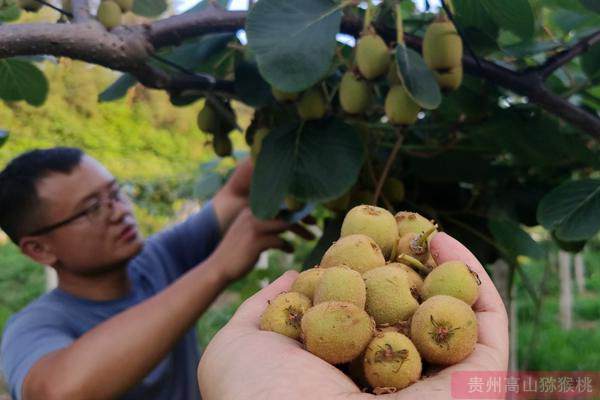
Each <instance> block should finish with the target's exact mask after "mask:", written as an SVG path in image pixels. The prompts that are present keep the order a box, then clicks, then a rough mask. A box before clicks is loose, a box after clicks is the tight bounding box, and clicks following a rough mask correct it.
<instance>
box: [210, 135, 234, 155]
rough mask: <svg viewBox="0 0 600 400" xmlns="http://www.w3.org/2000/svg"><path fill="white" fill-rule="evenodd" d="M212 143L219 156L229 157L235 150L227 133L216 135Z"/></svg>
mask: <svg viewBox="0 0 600 400" xmlns="http://www.w3.org/2000/svg"><path fill="white" fill-rule="evenodd" d="M212 144H213V150H214V151H215V154H216V155H218V156H219V157H228V156H230V155H231V152H232V151H233V144H232V143H231V139H230V138H229V136H227V135H215V136H214V137H213V141H212Z"/></svg>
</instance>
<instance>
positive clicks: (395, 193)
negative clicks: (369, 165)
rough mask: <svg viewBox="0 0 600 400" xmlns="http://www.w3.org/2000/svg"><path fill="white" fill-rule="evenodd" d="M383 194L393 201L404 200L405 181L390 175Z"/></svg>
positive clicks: (384, 185)
mask: <svg viewBox="0 0 600 400" xmlns="http://www.w3.org/2000/svg"><path fill="white" fill-rule="evenodd" d="M383 194H384V195H385V197H386V198H387V199H388V200H389V201H391V202H392V203H400V202H402V201H403V200H404V194H405V190H404V183H403V182H402V181H401V180H400V179H396V178H393V177H390V178H388V179H386V181H385V183H384V184H383Z"/></svg>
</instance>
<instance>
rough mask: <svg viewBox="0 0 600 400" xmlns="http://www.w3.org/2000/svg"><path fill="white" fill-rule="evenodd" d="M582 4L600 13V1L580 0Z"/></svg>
mask: <svg viewBox="0 0 600 400" xmlns="http://www.w3.org/2000/svg"><path fill="white" fill-rule="evenodd" d="M579 2H580V3H581V4H583V5H584V6H586V7H587V8H589V9H590V10H592V11H594V12H597V13H600V1H598V0H579Z"/></svg>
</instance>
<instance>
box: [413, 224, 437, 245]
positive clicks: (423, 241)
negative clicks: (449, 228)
mask: <svg viewBox="0 0 600 400" xmlns="http://www.w3.org/2000/svg"><path fill="white" fill-rule="evenodd" d="M436 229H437V228H436V227H435V226H432V227H431V228H429V229H427V230H426V231H425V232H421V233H420V234H419V238H418V240H417V244H418V245H419V246H421V247H425V246H426V244H427V240H428V239H429V236H431V234H432V233H433V232H435V231H436Z"/></svg>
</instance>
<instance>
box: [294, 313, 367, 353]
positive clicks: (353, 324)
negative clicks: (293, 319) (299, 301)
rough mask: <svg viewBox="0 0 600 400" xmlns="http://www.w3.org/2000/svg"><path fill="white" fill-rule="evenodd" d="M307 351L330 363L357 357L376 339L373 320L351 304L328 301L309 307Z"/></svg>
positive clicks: (305, 333)
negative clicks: (374, 337) (372, 339)
mask: <svg viewBox="0 0 600 400" xmlns="http://www.w3.org/2000/svg"><path fill="white" fill-rule="evenodd" d="M301 327H302V339H303V341H304V345H305V346H306V350H308V351H310V352H311V353H313V354H314V355H316V356H317V357H320V358H322V359H323V360H325V361H327V362H328V363H330V364H341V363H345V362H349V361H351V360H352V359H354V358H356V357H358V356H359V355H360V354H361V353H362V352H363V350H364V349H365V348H366V347H367V345H368V344H369V342H370V341H371V338H372V337H373V331H374V326H373V320H372V319H371V317H370V316H369V314H367V313H366V311H365V310H361V309H360V308H358V307H357V306H355V305H354V304H352V303H347V302H343V301H326V302H324V303H319V304H317V305H315V306H313V307H312V308H310V309H309V310H308V311H306V313H304V317H303V318H302V324H301Z"/></svg>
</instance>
